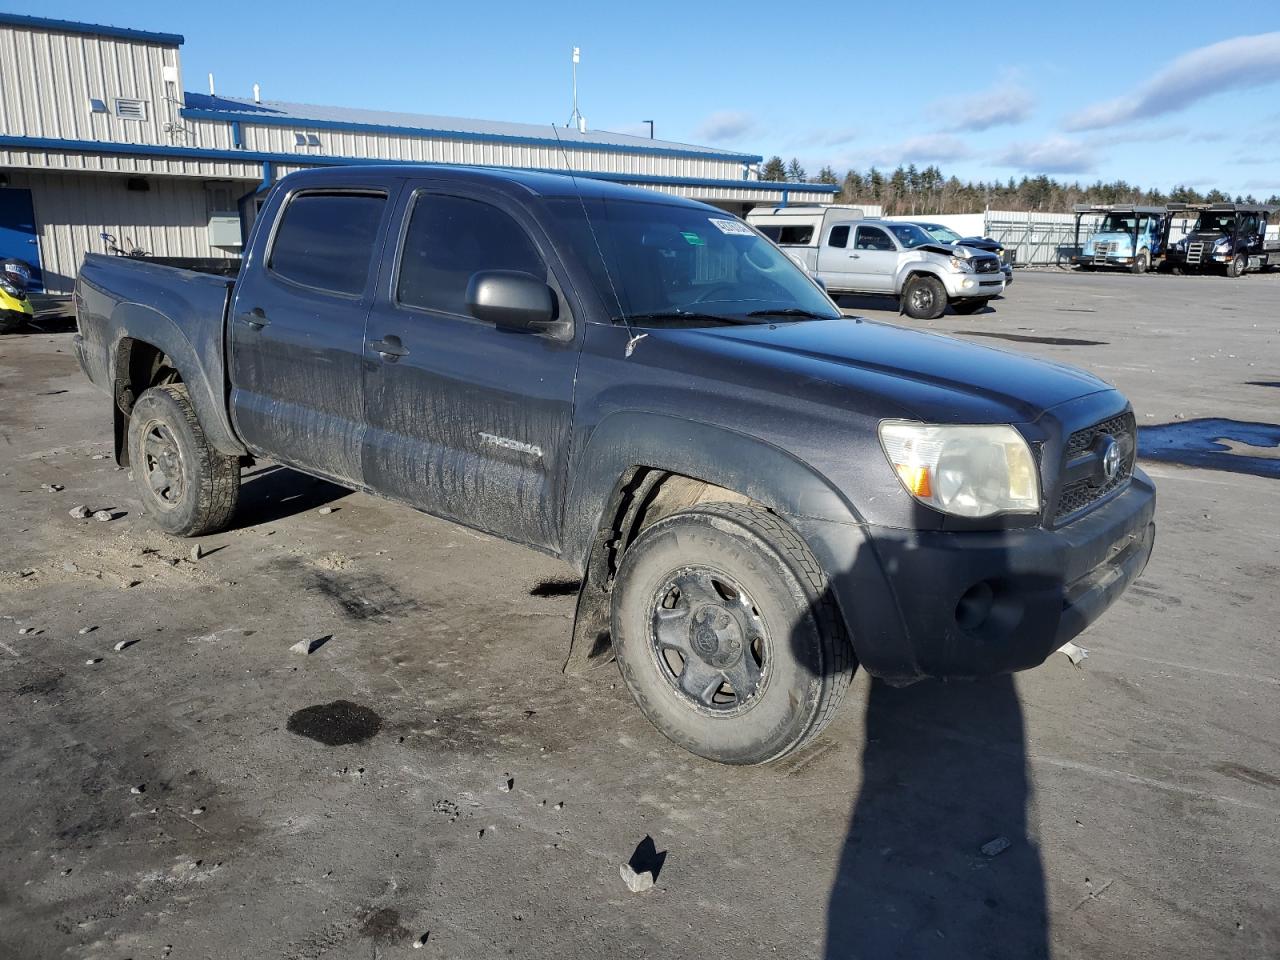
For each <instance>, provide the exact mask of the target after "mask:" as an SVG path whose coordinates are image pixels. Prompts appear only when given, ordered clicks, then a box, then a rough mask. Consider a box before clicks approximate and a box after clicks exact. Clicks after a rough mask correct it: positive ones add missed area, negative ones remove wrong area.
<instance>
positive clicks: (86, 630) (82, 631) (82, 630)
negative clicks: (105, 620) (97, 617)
mask: <svg viewBox="0 0 1280 960" xmlns="http://www.w3.org/2000/svg"><path fill="white" fill-rule="evenodd" d="M97 629H98V628H97V627H81V628H80V635H81V636H84V635H85V634H86V633H93V631H95V630H97Z"/></svg>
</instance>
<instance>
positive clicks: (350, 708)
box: [285, 700, 382, 747]
mask: <svg viewBox="0 0 1280 960" xmlns="http://www.w3.org/2000/svg"><path fill="white" fill-rule="evenodd" d="M285 728H286V729H287V730H288V731H289V732H290V733H296V734H297V735H298V736H300V737H308V738H310V739H312V740H315V741H318V742H319V743H323V744H324V745H325V746H327V747H340V746H344V745H345V744H349V743H363V742H364V741H365V740H369V739H372V738H373V737H374V736H376V735H377V733H378V731H379V730H381V729H382V718H381V717H380V716H378V715H377V714H376V713H374V712H373V711H372V710H370V709H369V708H368V707H362V706H360V704H358V703H352V702H351V701H350V700H335V701H333V703H318V704H316V705H315V706H311V707H303V708H302V709H301V710H298V711H296V712H294V714H293V715H292V716H290V717H289V722H288V724H286V727H285Z"/></svg>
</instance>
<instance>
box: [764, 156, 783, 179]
mask: <svg viewBox="0 0 1280 960" xmlns="http://www.w3.org/2000/svg"><path fill="white" fill-rule="evenodd" d="M760 179H761V180H785V179H787V168H786V167H784V166H783V165H782V158H781V157H777V156H774V157H770V158H769V159H768V160H766V161H765V164H764V168H763V169H762V170H761V171H760Z"/></svg>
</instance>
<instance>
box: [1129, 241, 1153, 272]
mask: <svg viewBox="0 0 1280 960" xmlns="http://www.w3.org/2000/svg"><path fill="white" fill-rule="evenodd" d="M1150 269H1151V252H1150V251H1149V250H1147V249H1146V248H1145V247H1144V248H1143V249H1141V250H1139V251H1138V255H1137V256H1136V257H1134V258H1133V272H1134V273H1146V272H1147V271H1148V270H1150Z"/></svg>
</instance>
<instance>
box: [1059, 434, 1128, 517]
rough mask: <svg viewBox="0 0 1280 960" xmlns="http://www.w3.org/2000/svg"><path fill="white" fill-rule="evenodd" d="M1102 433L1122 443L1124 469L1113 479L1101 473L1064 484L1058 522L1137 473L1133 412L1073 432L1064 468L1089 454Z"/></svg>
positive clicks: (1063, 456)
mask: <svg viewBox="0 0 1280 960" xmlns="http://www.w3.org/2000/svg"><path fill="white" fill-rule="evenodd" d="M1102 436H1110V437H1111V438H1112V439H1114V440H1115V442H1116V443H1117V444H1118V445H1119V447H1120V455H1121V461H1120V470H1119V471H1118V472H1117V473H1116V475H1115V477H1114V478H1113V479H1111V480H1107V479H1106V478H1105V477H1104V476H1103V475H1102V474H1101V473H1097V474H1094V475H1091V476H1088V477H1084V478H1082V479H1079V480H1073V481H1071V482H1070V483H1066V484H1064V485H1063V487H1062V490H1061V491H1060V492H1059V494H1058V506H1057V509H1056V510H1055V511H1054V515H1053V522H1054V523H1055V524H1058V523H1062V522H1063V521H1064V520H1066V519H1067V518H1068V517H1070V516H1072V515H1074V514H1077V513H1079V512H1080V511H1081V510H1084V509H1085V508H1087V507H1089V506H1091V505H1092V504H1094V503H1097V502H1098V501H1099V500H1101V499H1103V498H1104V497H1106V496H1108V495H1109V494H1111V493H1114V492H1115V491H1116V490H1119V489H1121V488H1122V487H1124V486H1125V485H1126V484H1127V483H1128V482H1129V478H1130V477H1132V476H1133V467H1134V464H1135V463H1136V462H1137V459H1138V437H1137V426H1136V424H1135V422H1134V419H1133V414H1132V413H1121V414H1118V415H1116V416H1114V417H1111V418H1109V419H1107V420H1103V421H1101V422H1100V423H1095V424H1094V425H1093V426H1091V427H1085V428H1084V429H1083V430H1077V431H1076V432H1075V433H1073V434H1071V436H1070V437H1068V438H1067V443H1066V447H1065V449H1064V450H1063V455H1062V462H1063V466H1064V469H1065V467H1066V466H1067V465H1068V464H1070V463H1071V462H1072V461H1073V460H1077V459H1079V458H1080V457H1083V456H1085V455H1087V454H1089V453H1090V451H1092V450H1093V449H1094V445H1095V444H1096V443H1097V441H1098V439H1099V438H1100V437H1102Z"/></svg>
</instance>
